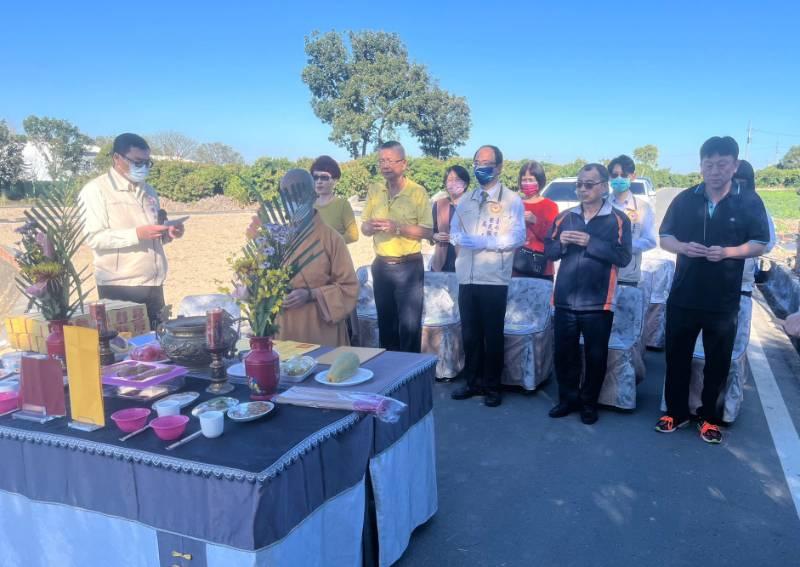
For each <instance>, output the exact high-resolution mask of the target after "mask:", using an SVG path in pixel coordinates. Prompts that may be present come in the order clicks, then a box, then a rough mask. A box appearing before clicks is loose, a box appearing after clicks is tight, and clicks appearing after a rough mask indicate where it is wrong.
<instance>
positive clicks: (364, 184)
mask: <svg viewBox="0 0 800 567" xmlns="http://www.w3.org/2000/svg"><path fill="white" fill-rule="evenodd" d="M341 169H342V178H341V179H340V180H339V182H338V183H337V184H336V193H337V194H338V195H341V196H342V197H345V198H349V197H352V196H353V195H357V196H358V198H359V199H364V198H365V197H366V196H367V189H369V186H370V184H372V183H377V182H380V181H381V180H382V179H383V178H380V179H379V178H378V177H377V176H376V175H375V174H374V173H372V172H371V171H370V168H369V165H368V163H367V160H366V159H357V160H353V161H348V162H346V163H343V164H341Z"/></svg>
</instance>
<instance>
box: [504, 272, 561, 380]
mask: <svg viewBox="0 0 800 567" xmlns="http://www.w3.org/2000/svg"><path fill="white" fill-rule="evenodd" d="M552 296H553V283H552V282H550V281H548V280H543V279H539V278H512V279H511V283H510V284H509V287H508V300H507V302H506V318H505V328H504V334H505V347H504V356H503V361H504V368H503V377H502V383H503V384H506V385H510V386H520V387H522V388H524V389H526V390H535V389H536V388H538V387H539V385H540V384H542V382H544V381H545V380H547V379H548V378H549V377H550V375H551V374H552V372H553V323H552V315H551V306H550V303H551V298H552Z"/></svg>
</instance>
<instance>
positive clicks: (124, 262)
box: [78, 133, 184, 325]
mask: <svg viewBox="0 0 800 567" xmlns="http://www.w3.org/2000/svg"><path fill="white" fill-rule="evenodd" d="M112 160H113V165H112V166H111V168H110V169H109V170H108V171H107V172H105V173H103V174H102V175H100V176H98V177H96V178H94V179H92V180H91V181H89V183H87V184H86V185H85V186H84V187H83V189H81V192H80V194H79V196H78V199H79V201H80V203H81V205H82V206H83V216H84V230H85V233H86V244H87V245H88V246H89V247H90V248H91V249H92V251H93V253H94V277H95V281H96V285H97V293H98V295H99V296H100V299H117V300H122V301H133V302H135V303H143V304H144V305H145V306H146V307H147V316H148V318H149V319H150V323H151V325H155V324H157V322H158V321H160V319H161V311H162V309H163V308H164V280H165V279H166V277H167V258H166V256H165V254H164V246H163V245H164V243H167V242H170V241H171V240H172V239H174V238H180V237H181V236H183V231H184V228H183V224H182V223H177V224H168V223H167V215H166V213H165V212H164V211H163V210H162V209H161V208H160V206H159V201H158V195H157V194H156V191H155V189H153V188H152V187H151V186H150V185H148V184H147V183H146V182H145V180H146V179H147V176H148V174H149V173H150V168H151V167H152V165H153V162H152V160H151V159H150V146H148V145H147V142H146V141H145V140H144V138H142V137H141V136H137V135H136V134H131V133H125V134H120V135H119V136H117V137H116V138H115V139H114V143H113V146H112Z"/></svg>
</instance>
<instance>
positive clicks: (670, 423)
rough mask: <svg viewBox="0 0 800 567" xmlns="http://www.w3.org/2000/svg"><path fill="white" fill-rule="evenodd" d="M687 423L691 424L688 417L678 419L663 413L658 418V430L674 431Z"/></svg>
mask: <svg viewBox="0 0 800 567" xmlns="http://www.w3.org/2000/svg"><path fill="white" fill-rule="evenodd" d="M687 425H689V420H688V419H684V420H680V421H676V420H675V419H674V418H673V417H671V416H669V415H663V416H661V418H660V419H659V420H658V423H656V431H658V432H659V433H674V432H675V431H677V430H678V429H680V428H681V427H686V426H687Z"/></svg>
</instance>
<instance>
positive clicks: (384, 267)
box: [361, 141, 433, 352]
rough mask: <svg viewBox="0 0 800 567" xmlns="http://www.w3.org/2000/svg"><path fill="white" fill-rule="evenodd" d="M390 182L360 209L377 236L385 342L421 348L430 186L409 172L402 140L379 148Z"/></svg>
mask: <svg viewBox="0 0 800 567" xmlns="http://www.w3.org/2000/svg"><path fill="white" fill-rule="evenodd" d="M378 167H379V168H380V172H381V175H382V176H383V178H384V179H385V180H386V182H385V183H380V184H374V185H372V186H371V187H370V188H369V190H368V192H367V202H366V204H365V205H364V210H363V211H362V212H361V220H362V224H361V232H362V233H363V234H364V236H369V237H372V240H373V244H374V247H375V261H374V262H372V289H373V291H374V293H375V309H376V310H377V312H378V334H379V337H380V346H381V347H382V348H385V349H387V350H394V351H401V352H419V351H420V349H421V348H422V302H423V293H424V290H423V277H424V271H425V268H424V265H423V260H422V243H421V241H422V240H430V239H431V238H432V237H433V230H432V229H433V216H432V214H431V205H430V201H429V200H428V194H427V192H426V191H425V189H424V188H423V187H422V186H421V185H419V184H417V183H414V182H413V181H412V180H410V179H408V178H407V177H406V175H405V172H406V168H407V167H408V162H407V161H406V152H405V150H404V149H403V146H402V145H401V144H400V143H399V142H394V141H391V142H384V143H383V144H381V146H380V148H379V149H378Z"/></svg>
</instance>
